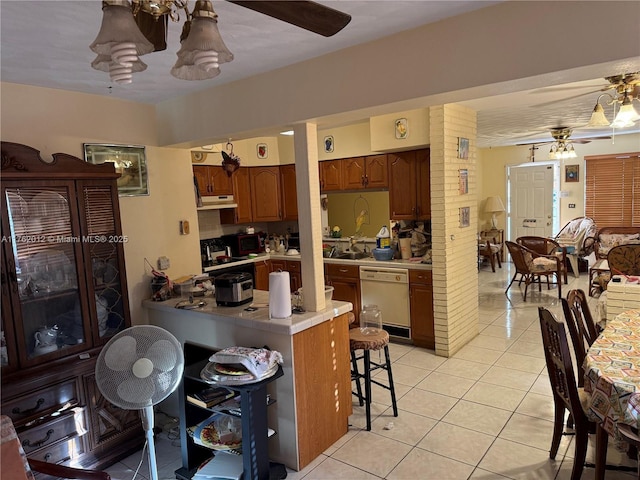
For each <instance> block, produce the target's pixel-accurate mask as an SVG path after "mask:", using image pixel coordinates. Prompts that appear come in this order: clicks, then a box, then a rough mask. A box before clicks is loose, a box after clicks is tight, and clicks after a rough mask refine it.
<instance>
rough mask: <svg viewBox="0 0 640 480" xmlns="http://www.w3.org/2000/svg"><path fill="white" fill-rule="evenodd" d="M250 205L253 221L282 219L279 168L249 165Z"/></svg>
mask: <svg viewBox="0 0 640 480" xmlns="http://www.w3.org/2000/svg"><path fill="white" fill-rule="evenodd" d="M249 181H250V182H251V205H252V211H253V221H254V222H277V221H279V220H281V219H282V206H281V201H280V168H279V167H251V169H250V170H249Z"/></svg>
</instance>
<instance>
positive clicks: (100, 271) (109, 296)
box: [80, 182, 129, 344]
mask: <svg viewBox="0 0 640 480" xmlns="http://www.w3.org/2000/svg"><path fill="white" fill-rule="evenodd" d="M114 188H115V187H113V186H112V185H110V184H104V183H103V184H101V183H99V182H83V183H82V186H81V189H80V190H81V195H82V198H81V199H80V216H81V218H83V219H84V222H83V225H82V226H81V228H82V229H83V234H84V236H85V240H86V241H85V242H84V243H83V248H84V256H85V258H87V259H88V261H87V262H86V266H87V267H88V268H89V271H88V272H87V278H88V279H89V280H90V281H89V287H90V290H93V293H90V294H89V295H90V297H92V298H93V302H91V301H90V302H89V303H90V304H91V305H90V308H95V309H96V310H95V314H94V315H92V318H96V319H97V322H98V324H97V327H96V326H93V327H92V332H93V335H94V340H95V343H96V344H97V343H103V342H104V341H106V340H108V338H110V337H112V336H113V335H115V334H116V333H118V332H119V331H120V330H123V329H124V328H125V326H126V325H127V323H128V319H127V318H126V315H127V314H126V313H125V312H128V311H129V305H128V297H127V295H126V292H124V294H123V288H126V284H125V282H124V278H125V275H120V272H124V255H123V251H124V249H123V245H124V243H126V241H127V237H126V236H124V235H122V232H121V231H120V229H119V227H118V222H117V221H116V218H117V217H116V213H115V212H117V211H118V205H117V202H118V197H117V192H116V191H115V190H114ZM114 199H115V202H114ZM114 203H115V205H114Z"/></svg>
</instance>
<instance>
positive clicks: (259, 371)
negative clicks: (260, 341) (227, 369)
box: [209, 347, 282, 378]
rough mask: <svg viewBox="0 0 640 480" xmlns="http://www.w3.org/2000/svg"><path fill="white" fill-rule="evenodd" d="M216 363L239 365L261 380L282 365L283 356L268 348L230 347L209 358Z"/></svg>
mask: <svg viewBox="0 0 640 480" xmlns="http://www.w3.org/2000/svg"><path fill="white" fill-rule="evenodd" d="M209 361H210V362H215V363H239V364H241V365H243V366H244V367H245V368H246V369H247V370H248V371H249V372H251V374H252V375H254V376H255V377H256V378H260V377H262V376H263V375H264V373H265V372H266V371H267V370H269V369H270V368H273V367H274V366H275V365H276V364H280V365H282V354H281V353H280V352H277V351H275V350H267V349H266V348H249V347H228V348H223V349H222V350H220V351H218V352H216V353H214V354H213V355H211V357H209Z"/></svg>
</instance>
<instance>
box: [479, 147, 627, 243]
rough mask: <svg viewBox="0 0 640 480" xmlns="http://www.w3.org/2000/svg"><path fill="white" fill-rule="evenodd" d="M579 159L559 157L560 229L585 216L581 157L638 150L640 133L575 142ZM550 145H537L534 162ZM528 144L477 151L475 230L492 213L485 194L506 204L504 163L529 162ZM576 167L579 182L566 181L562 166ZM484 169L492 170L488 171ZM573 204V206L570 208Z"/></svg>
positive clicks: (544, 157)
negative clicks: (488, 210) (563, 194)
mask: <svg viewBox="0 0 640 480" xmlns="http://www.w3.org/2000/svg"><path fill="white" fill-rule="evenodd" d="M575 149H576V153H577V154H578V158H574V159H571V160H561V161H559V162H560V177H561V178H560V191H561V192H566V195H567V196H563V197H561V198H560V221H559V226H560V228H562V226H563V225H565V224H566V223H567V222H568V221H569V220H571V219H572V218H575V217H581V216H584V172H585V169H584V157H585V156H589V155H606V154H613V153H625V152H638V151H640V134H630V135H616V136H615V138H614V139H613V140H594V141H592V142H590V143H587V144H576V145H575ZM548 153H549V146H548V145H544V146H540V147H539V148H538V149H537V150H536V151H535V160H536V162H547V161H549V160H548V158H549V155H548ZM529 156H530V151H529V147H527V146H521V147H499V148H483V149H480V151H479V154H478V172H479V173H478V178H477V181H478V229H484V228H486V227H489V226H490V225H491V215H490V214H488V213H485V212H484V203H485V202H486V199H487V197H490V196H492V195H499V196H500V198H502V201H503V202H504V204H505V207H506V206H507V203H506V202H507V176H506V175H507V174H506V172H507V166H510V165H521V164H525V163H528V162H530V158H529ZM566 165H578V166H579V177H578V178H579V181H578V182H571V183H567V182H565V168H564V167H565V166H566ZM487 172H491V173H490V174H488V173H487ZM570 203H574V204H575V205H576V208H569V204H570ZM497 218H498V228H505V234H506V220H507V217H506V213H502V214H499V215H498V217H497Z"/></svg>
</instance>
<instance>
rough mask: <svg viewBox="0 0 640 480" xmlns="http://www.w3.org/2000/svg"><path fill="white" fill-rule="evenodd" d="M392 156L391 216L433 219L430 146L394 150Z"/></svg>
mask: <svg viewBox="0 0 640 480" xmlns="http://www.w3.org/2000/svg"><path fill="white" fill-rule="evenodd" d="M388 156H389V214H390V216H391V219H393V220H427V219H430V218H431V190H430V175H429V171H430V165H429V149H421V150H412V151H408V152H396V153H390V154H388Z"/></svg>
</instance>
